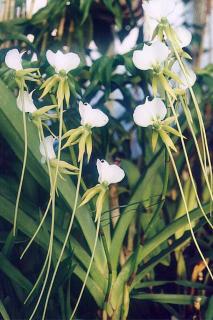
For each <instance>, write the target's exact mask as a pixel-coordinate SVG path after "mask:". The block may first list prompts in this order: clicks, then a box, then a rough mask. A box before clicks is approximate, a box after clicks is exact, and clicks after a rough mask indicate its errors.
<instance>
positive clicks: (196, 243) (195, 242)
mask: <svg viewBox="0 0 213 320" xmlns="http://www.w3.org/2000/svg"><path fill="white" fill-rule="evenodd" d="M167 150H168V153H169V157H170V159H171V162H172V166H173V168H174V171H175V175H176V179H177V182H178V185H179V189H180V192H181V196H182V199H183V203H184V206H185V209H186V215H187V220H188V224H189V228H190V231H191V235H192V239H193V241H194V244H195V246H196V248H197V250H198V252H199V254H200V256H201V258H202V260H203V262H204V264H205V266H206V268H207V270H208V272H209V274H210V276H211V278H212V280H213V274H212V272H211V270H210V268H209V266H208V263H207V262H206V259H205V257H204V256H203V253H202V251H201V249H200V247H199V244H198V242H197V240H196V237H195V234H194V231H193V228H192V223H191V219H190V214H189V210H188V206H187V203H186V199H185V195H184V191H183V187H182V184H181V181H180V177H179V174H178V170H177V168H176V164H175V161H174V158H173V155H172V153H171V151H170V149H169V147H167Z"/></svg>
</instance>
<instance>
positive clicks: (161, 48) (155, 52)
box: [133, 41, 170, 70]
mask: <svg viewBox="0 0 213 320" xmlns="http://www.w3.org/2000/svg"><path fill="white" fill-rule="evenodd" d="M169 53H170V50H169V48H168V47H167V46H166V45H165V44H164V43H162V42H161V41H155V42H152V44H151V45H150V46H148V45H146V44H145V45H144V47H143V49H142V50H136V51H134V53H133V63H134V65H135V66H136V68H138V69H140V70H149V69H153V67H155V66H158V65H161V64H162V63H163V62H164V61H165V60H166V59H167V58H168V56H169Z"/></svg>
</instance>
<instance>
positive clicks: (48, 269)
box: [29, 193, 55, 320]
mask: <svg viewBox="0 0 213 320" xmlns="http://www.w3.org/2000/svg"><path fill="white" fill-rule="evenodd" d="M54 225H55V193H54V195H53V197H52V222H51V231H50V242H49V249H48V253H49V254H47V256H48V264H47V271H46V275H45V278H44V282H43V286H42V289H41V291H40V294H39V298H38V300H37V303H36V305H35V307H34V309H33V312H32V314H31V316H30V318H29V320H32V319H33V317H34V315H35V313H36V311H37V309H38V306H39V304H40V301H41V299H42V296H43V293H44V290H45V288H46V283H47V280H48V277H49V271H50V267H51V262H52V251H53V239H54Z"/></svg>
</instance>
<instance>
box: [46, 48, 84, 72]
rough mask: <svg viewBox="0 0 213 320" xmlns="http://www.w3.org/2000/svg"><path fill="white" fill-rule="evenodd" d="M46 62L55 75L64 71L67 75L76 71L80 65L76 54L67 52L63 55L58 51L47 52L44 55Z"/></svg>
mask: <svg viewBox="0 0 213 320" xmlns="http://www.w3.org/2000/svg"><path fill="white" fill-rule="evenodd" d="M46 57H47V61H48V62H49V64H50V65H51V66H52V67H53V68H54V69H55V71H56V73H59V72H61V71H64V72H66V73H68V72H69V71H71V70H74V69H76V68H77V67H78V66H79V64H80V58H79V56H78V55H77V54H76V53H73V52H69V53H63V52H61V51H60V50H58V51H57V52H56V53H54V52H53V51H51V50H48V51H47V53H46Z"/></svg>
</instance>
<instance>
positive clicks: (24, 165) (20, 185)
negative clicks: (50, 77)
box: [13, 80, 28, 236]
mask: <svg viewBox="0 0 213 320" xmlns="http://www.w3.org/2000/svg"><path fill="white" fill-rule="evenodd" d="M20 94H21V97H22V115H23V126H24V158H23V165H22V171H21V178H20V182H19V187H18V193H17V197H16V205H15V214H14V222H13V235H14V236H15V235H16V225H17V218H18V208H19V202H20V196H21V191H22V186H23V181H24V175H25V170H26V164H27V151H28V137H27V123H26V113H25V107H24V100H23V96H24V84H23V80H21V87H20Z"/></svg>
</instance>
